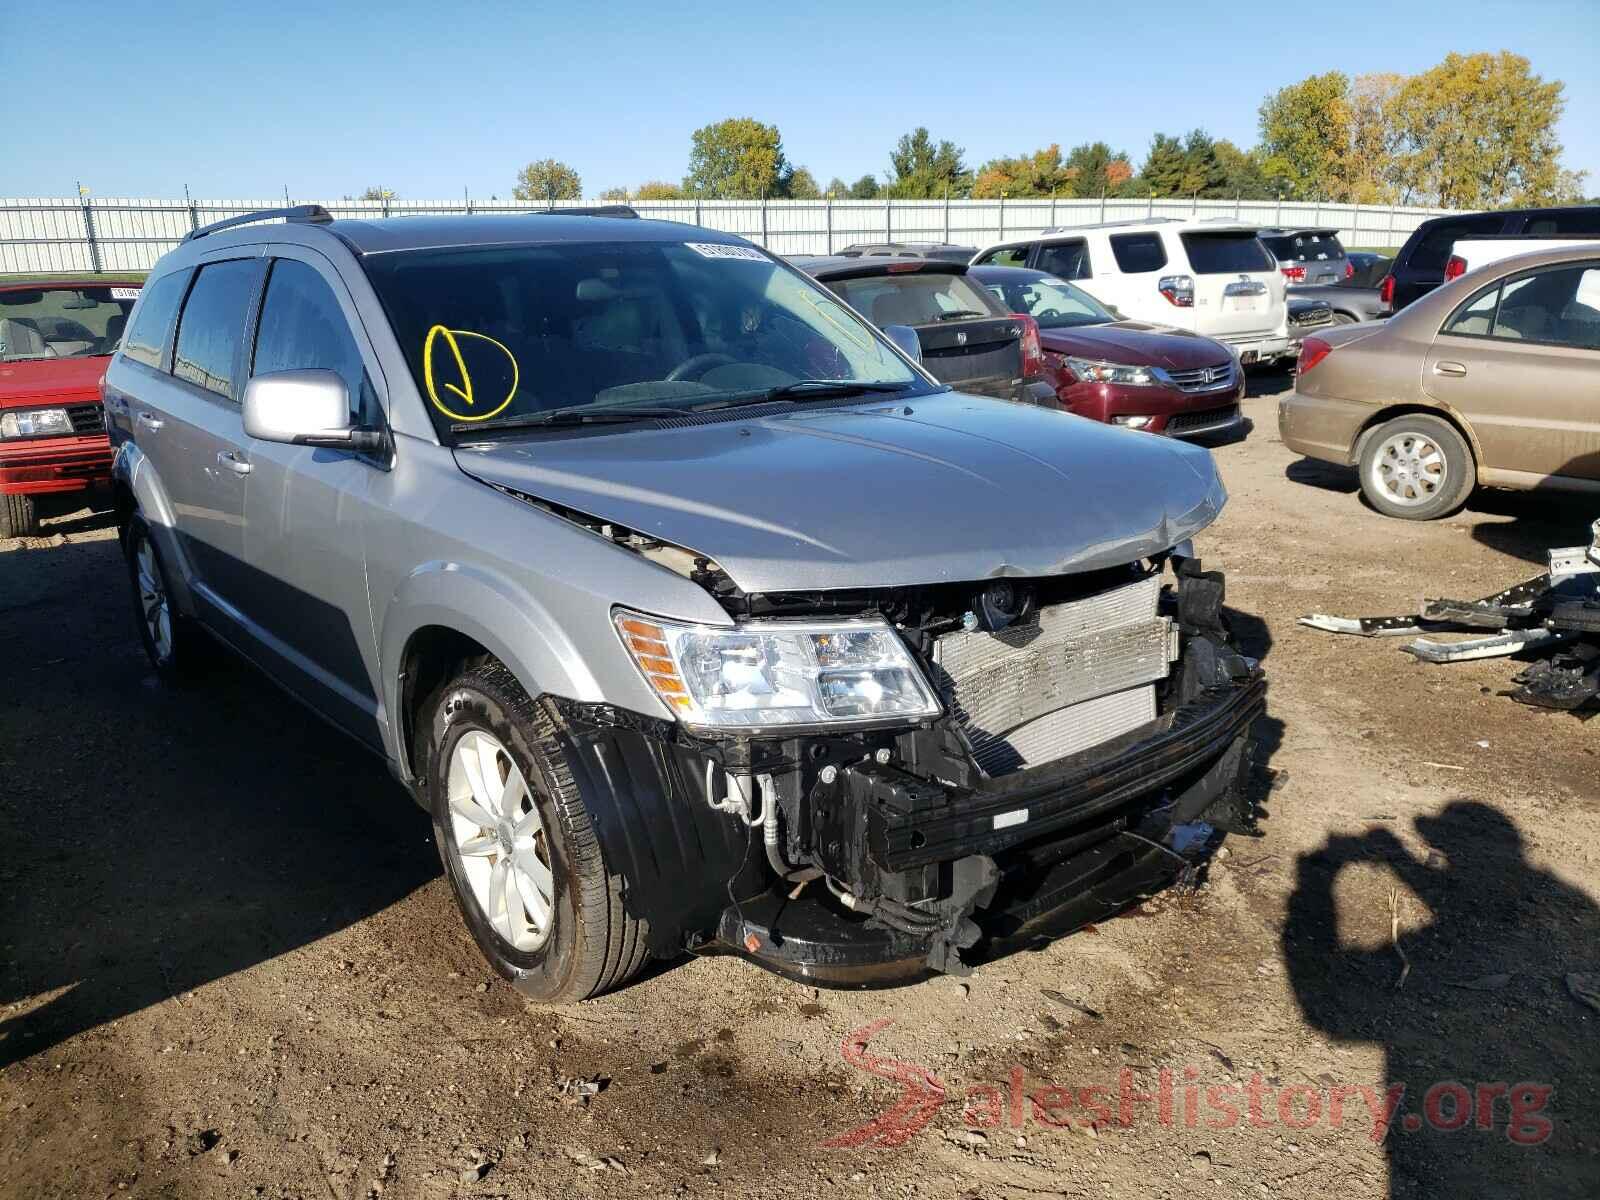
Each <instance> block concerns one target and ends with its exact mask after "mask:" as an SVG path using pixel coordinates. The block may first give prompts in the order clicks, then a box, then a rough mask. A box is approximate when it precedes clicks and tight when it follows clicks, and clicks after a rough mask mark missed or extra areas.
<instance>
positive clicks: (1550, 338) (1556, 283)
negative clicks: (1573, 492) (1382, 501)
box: [1423, 259, 1600, 485]
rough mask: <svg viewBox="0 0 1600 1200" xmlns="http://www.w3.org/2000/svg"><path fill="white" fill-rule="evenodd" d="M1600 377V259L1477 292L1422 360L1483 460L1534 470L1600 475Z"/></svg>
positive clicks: (1429, 385)
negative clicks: (1598, 383)
mask: <svg viewBox="0 0 1600 1200" xmlns="http://www.w3.org/2000/svg"><path fill="white" fill-rule="evenodd" d="M1597 377H1600V259H1597V260H1593V261H1585V262H1577V263H1563V264H1560V265H1559V266H1552V267H1544V268H1541V269H1539V270H1534V271H1527V272H1523V273H1521V274H1516V275H1511V276H1508V277H1507V278H1505V279H1504V280H1501V281H1500V282H1498V283H1496V284H1494V285H1493V286H1491V287H1488V288H1485V289H1483V290H1481V291H1479V292H1478V293H1477V294H1475V295H1474V296H1472V297H1470V298H1469V299H1468V300H1467V301H1466V302H1465V303H1464V304H1462V305H1461V306H1460V307H1459V308H1457V309H1456V310H1455V312H1453V313H1452V314H1451V315H1450V317H1449V318H1448V319H1447V320H1446V321H1445V323H1444V325H1443V326H1442V327H1441V329H1440V331H1439V335H1438V337H1436V338H1435V339H1434V343H1433V346H1432V347H1431V349H1430V350H1429V352H1428V356H1427V359H1426V361H1425V362H1424V365H1423V388H1424V390H1426V391H1427V393H1428V394H1429V395H1431V396H1433V397H1434V398H1435V399H1437V400H1439V401H1440V402H1442V403H1445V404H1448V405H1450V406H1451V407H1452V408H1454V409H1456V410H1457V411H1458V412H1460V413H1461V414H1462V415H1463V416H1464V417H1465V418H1466V419H1467V420H1468V421H1469V422H1470V423H1471V425H1472V429H1473V432H1474V433H1475V434H1476V435H1477V438H1478V443H1479V446H1480V447H1481V449H1482V452H1483V465H1484V466H1485V467H1488V468H1490V469H1492V470H1499V471H1510V472H1516V473H1518V474H1520V475H1523V476H1531V477H1544V476H1551V475H1558V476H1569V477H1573V478H1578V479H1589V480H1600V389H1597V388H1596V387H1595V379H1596V378H1597ZM1515 482H1521V483H1524V484H1528V485H1532V484H1535V483H1537V482H1538V478H1524V479H1521V480H1517V481H1515Z"/></svg>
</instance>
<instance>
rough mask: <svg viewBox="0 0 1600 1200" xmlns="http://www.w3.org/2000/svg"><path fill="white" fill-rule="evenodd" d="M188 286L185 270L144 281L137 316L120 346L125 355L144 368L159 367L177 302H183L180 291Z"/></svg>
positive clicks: (176, 315) (173, 320)
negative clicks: (150, 281)
mask: <svg viewBox="0 0 1600 1200" xmlns="http://www.w3.org/2000/svg"><path fill="white" fill-rule="evenodd" d="M188 285H189V272H188V271H174V272H172V274H170V275H163V276H162V277H161V278H160V279H157V280H155V281H154V282H152V283H146V284H145V286H144V303H143V304H142V305H140V307H139V319H138V320H137V321H135V322H134V323H133V328H132V329H130V330H128V336H127V339H126V341H124V343H123V346H122V353H123V355H124V357H126V358H131V359H133V361H134V362H141V363H144V364H145V366H147V367H158V368H159V367H160V366H161V356H162V354H163V353H164V352H165V351H166V348H167V339H168V338H170V337H171V336H172V326H173V323H174V322H175V321H176V320H177V319H178V305H179V304H181V303H183V290H184V288H186V287H187V286H188Z"/></svg>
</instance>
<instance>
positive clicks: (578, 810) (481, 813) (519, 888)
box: [419, 660, 649, 1004]
mask: <svg viewBox="0 0 1600 1200" xmlns="http://www.w3.org/2000/svg"><path fill="white" fill-rule="evenodd" d="M419 738H420V739H422V740H423V745H421V746H420V747H419V751H420V754H419V767H420V768H421V770H420V771H419V774H420V775H421V776H422V778H423V782H424V786H425V787H426V789H427V792H428V807H429V810H430V811H431V812H432V814H433V827H434V835H435V837H436V838H437V840H438V843H439V857H440V859H441V860H442V861H443V863H444V869H445V875H446V877H448V879H449V880H450V886H451V888H452V890H453V891H454V892H455V896H456V901H457V903H458V904H459V905H460V906H461V912H462V916H463V917H464V919H465V920H466V923H467V929H468V930H469V931H470V932H471V934H472V937H473V940H474V941H476V942H477V943H478V948H479V949H480V950H481V951H482V952H483V955H484V957H485V958H487V959H488V960H489V964H490V965H491V966H492V967H494V969H495V970H496V971H497V972H499V973H500V974H501V975H502V976H504V977H505V978H507V979H510V980H512V981H513V982H514V983H515V984H516V986H517V988H518V989H519V990H520V991H522V992H524V993H526V994H527V995H528V996H530V997H531V998H533V999H535V1000H539V1001H544V1002H547V1003H552V1004H565V1003H571V1002H574V1001H578V1000H583V999H586V998H587V997H589V996H594V995H598V994H599V993H601V992H604V991H608V990H610V989H612V988H615V987H618V986H620V985H621V984H623V983H624V982H626V981H627V980H628V979H629V978H630V977H632V976H633V975H634V974H636V973H637V972H638V971H639V970H640V969H641V968H642V967H643V966H644V965H645V963H646V961H648V959H649V950H648V947H647V944H646V934H647V927H646V925H645V923H644V922H643V921H640V920H637V919H635V918H634V917H632V916H630V915H629V914H628V913H627V912H626V911H624V909H623V904H622V895H623V891H624V888H625V886H626V881H625V880H624V879H622V878H620V877H613V876H611V875H610V874H608V872H607V870H606V865H605V861H604V859H603V857H602V855H601V852H600V843H599V840H598V839H597V837H596V836H595V831H594V826H593V824H592V822H591V821H590V819H589V813H588V810H587V809H586V808H585V807H584V803H583V798H582V797H581V796H580V795H579V792H578V788H577V785H576V784H575V783H574V782H573V778H572V772H571V770H570V769H569V767H568V765H567V761H566V752H565V750H564V749H563V748H562V746H561V743H560V740H559V738H558V737H557V736H556V729H555V725H554V723H553V722H552V721H551V719H550V717H549V715H548V714H547V713H546V712H545V710H544V709H543V708H541V707H540V706H539V705H538V704H537V703H535V702H534V701H533V700H532V699H531V698H530V697H529V696H528V694H527V692H526V691H524V690H523V688H522V686H521V685H520V684H519V683H518V682H517V680H516V678H515V677H514V676H513V675H512V674H511V672H510V671H508V670H507V669H506V668H505V667H504V666H502V665H501V664H500V663H498V662H494V661H492V660H491V661H488V662H485V663H483V664H481V665H479V666H476V667H473V668H471V669H470V670H467V671H465V672H463V673H462V674H460V675H458V676H457V677H456V678H455V679H453V680H452V681H451V682H450V683H448V684H446V685H445V686H444V687H443V688H441V689H440V690H439V691H438V692H437V693H435V695H434V697H433V699H432V700H431V701H430V703H429V705H428V710H427V713H426V720H425V723H424V724H423V726H422V728H421V729H420V730H419Z"/></svg>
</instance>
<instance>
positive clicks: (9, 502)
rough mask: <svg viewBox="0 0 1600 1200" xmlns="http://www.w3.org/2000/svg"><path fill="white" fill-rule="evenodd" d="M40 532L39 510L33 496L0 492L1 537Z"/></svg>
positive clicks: (25, 535)
mask: <svg viewBox="0 0 1600 1200" xmlns="http://www.w3.org/2000/svg"><path fill="white" fill-rule="evenodd" d="M38 532H39V510H38V507H37V506H36V505H35V504H34V502H33V497H32V496H20V495H14V494H12V493H10V492H6V493H3V494H0V538H16V537H32V536H33V535H34V534H36V533H38Z"/></svg>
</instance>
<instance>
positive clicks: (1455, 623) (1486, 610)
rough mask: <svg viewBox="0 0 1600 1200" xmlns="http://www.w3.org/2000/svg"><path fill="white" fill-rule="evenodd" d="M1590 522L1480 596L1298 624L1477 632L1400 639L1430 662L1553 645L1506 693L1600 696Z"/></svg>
mask: <svg viewBox="0 0 1600 1200" xmlns="http://www.w3.org/2000/svg"><path fill="white" fill-rule="evenodd" d="M1590 529H1591V534H1592V538H1591V541H1590V543H1589V545H1588V546H1566V547H1563V548H1561V549H1558V550H1551V551H1550V554H1549V570H1547V571H1545V572H1544V573H1543V574H1542V575H1537V576H1535V577H1534V578H1532V579H1528V580H1525V581H1523V582H1522V583H1519V584H1516V585H1515V586H1513V587H1509V588H1506V589H1505V590H1504V591H1500V592H1496V593H1494V594H1493V595H1491V596H1485V597H1483V599H1481V600H1446V599H1438V600H1426V601H1424V602H1423V605H1422V610H1421V612H1419V613H1415V614H1402V615H1399V616H1388V617H1336V616H1330V615H1328V614H1326V613H1311V614H1309V615H1307V616H1304V617H1301V618H1300V624H1302V625H1305V626H1307V627H1309V628H1311V629H1320V630H1322V631H1323V632H1325V633H1342V634H1350V635H1352V636H1355V637H1410V636H1413V635H1418V634H1435V633H1480V634H1481V636H1478V637H1469V638H1462V639H1459V640H1456V641H1439V640H1437V639H1435V638H1432V637H1416V640H1414V641H1412V642H1408V643H1407V644H1406V645H1404V646H1401V647H1400V649H1401V650H1403V651H1405V652H1406V653H1407V654H1412V655H1415V656H1416V657H1417V658H1420V659H1422V661H1424V662H1430V663H1453V662H1471V661H1473V660H1476V659H1482V658H1503V657H1507V656H1509V655H1513V654H1523V653H1526V652H1528V651H1531V650H1540V651H1552V652H1553V653H1551V654H1550V656H1549V657H1548V658H1544V659H1541V660H1539V661H1537V662H1535V663H1533V664H1531V665H1530V666H1528V667H1527V668H1526V669H1525V670H1523V671H1522V672H1520V673H1519V674H1518V675H1516V676H1515V677H1514V678H1513V679H1512V682H1513V683H1515V684H1516V685H1517V686H1516V688H1515V689H1514V690H1512V691H1511V692H1510V693H1509V695H1510V696H1511V698H1512V699H1514V700H1517V701H1519V702H1521V703H1523V704H1531V705H1535V706H1537V707H1541V708H1557V709H1564V710H1567V711H1572V710H1575V709H1579V708H1582V707H1584V706H1585V705H1587V704H1589V703H1590V702H1591V701H1593V700H1595V699H1596V698H1597V697H1600V520H1597V521H1595V522H1594V523H1593V525H1592V526H1591V527H1590ZM1488 631H1492V632H1488Z"/></svg>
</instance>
